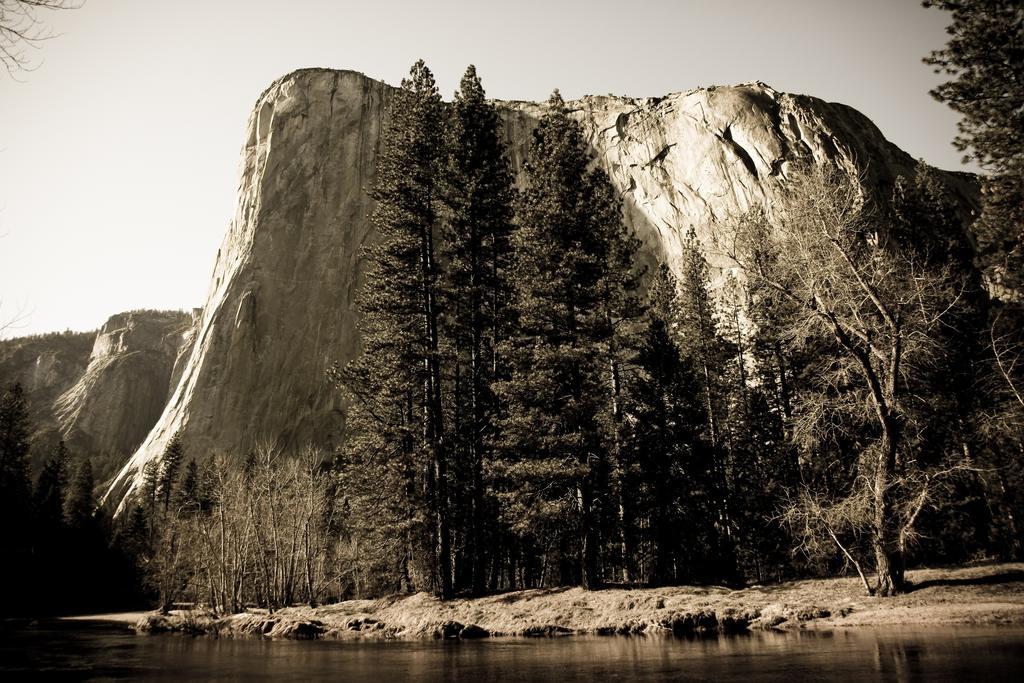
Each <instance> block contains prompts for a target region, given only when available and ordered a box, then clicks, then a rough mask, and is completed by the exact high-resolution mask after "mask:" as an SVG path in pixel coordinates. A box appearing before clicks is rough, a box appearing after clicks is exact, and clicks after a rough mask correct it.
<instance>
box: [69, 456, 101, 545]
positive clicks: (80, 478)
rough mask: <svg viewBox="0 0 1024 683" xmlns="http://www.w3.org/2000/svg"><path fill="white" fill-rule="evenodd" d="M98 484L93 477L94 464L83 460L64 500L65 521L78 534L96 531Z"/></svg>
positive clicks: (76, 470)
mask: <svg viewBox="0 0 1024 683" xmlns="http://www.w3.org/2000/svg"><path fill="white" fill-rule="evenodd" d="M95 488H96V482H95V481H94V480H93V476H92V463H91V462H90V461H89V459H88V458H83V459H82V461H81V462H79V464H78V467H77V468H75V473H74V476H72V478H71V483H70V485H69V486H68V494H67V498H65V500H64V520H65V523H66V524H67V525H68V528H69V529H71V530H72V531H75V532H76V533H82V532H91V531H93V530H94V525H95V515H96V496H95Z"/></svg>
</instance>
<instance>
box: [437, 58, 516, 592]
mask: <svg viewBox="0 0 1024 683" xmlns="http://www.w3.org/2000/svg"><path fill="white" fill-rule="evenodd" d="M448 123H449V125H448V129H447V134H446V138H445V149H446V154H445V157H444V159H443V160H442V161H443V169H442V175H441V179H442V188H441V190H442V191H441V197H442V201H443V203H444V228H445V229H444V232H443V233H442V234H443V237H444V240H443V252H444V256H445V257H446V260H447V266H446V269H445V272H444V276H443V280H442V282H441V289H442V291H443V293H444V295H445V308H446V311H447V320H446V324H445V325H444V329H443V332H444V334H445V336H446V337H447V341H448V345H449V346H450V347H451V356H452V357H451V368H450V370H449V373H448V374H449V375H450V377H449V381H450V383H451V390H450V392H449V394H450V395H451V397H452V398H451V403H452V405H453V410H452V417H451V422H452V434H453V437H454V439H453V443H452V449H453V452H454V455H455V457H454V458H453V461H454V464H455V472H453V475H454V476H453V483H454V484H455V488H456V489H457V490H456V491H453V496H452V497H453V499H461V500H462V504H461V505H460V506H459V507H460V509H461V516H460V519H461V523H460V525H459V526H461V527H463V531H464V535H465V539H464V542H463V545H464V546H465V549H464V553H463V554H464V555H465V557H466V560H467V561H466V562H465V564H466V567H465V569H464V570H463V571H461V572H459V574H461V575H463V576H466V577H468V581H467V582H468V584H469V586H470V587H471V588H472V590H473V592H474V593H480V592H482V591H483V590H484V586H485V580H486V577H487V567H486V561H487V550H486V548H485V547H484V546H485V542H486V537H487V536H488V529H487V528H486V526H487V524H488V517H489V514H488V510H489V509H490V506H486V505H485V496H484V480H483V463H484V459H485V458H486V457H487V456H486V451H487V448H488V444H490V443H492V442H493V441H494V440H495V437H496V432H495V417H496V405H495V400H494V394H493V391H492V385H493V383H494V381H495V379H496V377H497V376H498V374H499V368H498V365H499V362H498V357H497V349H498V342H499V340H500V339H501V338H502V337H503V336H504V334H505V333H506V331H507V329H508V307H509V301H508V299H509V292H508V283H507V278H508V273H507V270H508V259H509V234H510V231H511V221H512V198H513V196H514V191H513V186H512V173H511V170H510V168H509V163H508V159H507V157H506V155H505V146H504V144H503V143H502V141H501V137H500V126H501V120H500V119H499V117H498V113H497V111H496V110H495V108H494V106H493V105H491V104H490V103H488V102H487V101H486V99H485V95H484V89H483V86H482V85H481V82H480V77H479V76H478V75H477V73H476V68H475V67H473V66H470V67H469V68H468V69H467V70H466V73H465V75H464V76H463V77H462V81H461V83H460V86H459V90H458V91H457V92H456V93H455V101H454V103H453V105H452V111H451V115H450V117H449V119H448ZM490 531H491V533H492V534H493V529H491V530H490Z"/></svg>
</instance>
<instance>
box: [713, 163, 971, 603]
mask: <svg viewBox="0 0 1024 683" xmlns="http://www.w3.org/2000/svg"><path fill="white" fill-rule="evenodd" d="M925 227H926V226H922V229H924V228H925ZM728 251H729V256H730V257H731V258H732V259H733V260H734V261H735V262H736V263H737V264H738V265H739V266H740V267H741V268H742V269H743V270H744V271H745V272H746V273H747V276H748V277H750V278H752V279H753V280H755V281H756V282H757V283H758V284H759V285H761V287H762V290H763V292H764V294H765V295H766V296H774V297H778V298H781V299H783V300H785V301H787V302H789V303H790V304H791V308H792V310H793V311H794V313H793V315H792V317H791V319H790V320H789V321H788V322H787V324H786V325H785V326H784V335H785V336H786V337H787V338H788V341H789V342H790V343H802V342H804V341H806V340H809V339H824V340H826V343H828V344H830V345H831V346H832V348H833V349H834V353H831V354H827V355H826V356H825V358H824V359H823V362H822V363H821V365H820V367H819V368H817V373H816V381H815V382H814V386H813V388H812V389H811V390H809V391H806V392H805V393H804V395H803V396H802V397H801V399H800V403H799V408H798V410H797V411H796V417H795V421H794V424H793V434H794V437H795V438H796V439H797V440H798V441H799V443H800V444H801V445H802V446H803V447H804V449H805V451H806V452H808V453H821V452H822V450H821V449H819V448H818V444H820V443H821V442H822V441H823V440H827V439H828V438H830V436H832V435H833V434H834V433H835V432H837V431H842V430H846V431H847V432H850V431H856V432H858V434H857V435H856V438H853V439H848V441H852V442H853V443H859V444H862V446H861V447H860V448H859V452H857V453H856V458H855V460H854V462H853V463H851V464H850V465H849V466H848V467H847V469H848V471H849V472H850V475H851V476H850V477H849V478H848V482H849V484H848V485H847V487H846V489H845V490H844V491H842V493H841V494H839V495H838V496H837V495H836V494H825V493H824V492H821V491H812V490H809V489H807V490H804V491H802V492H801V493H800V494H799V495H798V496H796V497H795V498H794V500H793V505H792V506H791V509H790V510H789V511H788V513H787V514H786V515H785V518H786V520H787V521H788V522H789V525H790V526H791V528H793V529H795V530H797V531H799V532H801V533H800V535H801V536H802V537H803V538H805V539H807V538H811V537H821V536H822V535H824V537H825V538H828V539H831V541H832V542H834V543H835V544H836V545H837V546H838V548H839V549H840V550H841V551H842V553H843V555H844V557H845V558H846V559H847V561H848V562H850V563H851V564H853V565H854V567H855V568H856V569H857V571H858V572H859V573H860V574H861V576H862V578H863V577H864V572H863V570H862V568H861V564H862V563H861V562H860V561H859V560H857V559H855V557H854V553H855V549H854V548H851V547H849V546H848V545H847V544H845V543H843V542H842V541H841V540H840V538H841V536H842V535H843V534H845V535H846V537H847V538H858V537H864V538H865V539H866V541H867V545H868V546H869V547H870V552H871V553H872V554H873V556H874V557H873V559H874V569H875V573H876V575H877V579H876V585H875V587H874V588H873V589H872V592H873V593H875V594H877V595H892V594H894V593H897V592H900V591H901V590H902V589H903V586H904V554H905V550H906V546H907V543H908V542H909V541H910V540H911V539H912V538H913V530H914V525H915V523H916V521H917V519H918V515H919V513H920V512H921V510H922V508H923V507H924V506H925V505H927V503H928V501H929V500H931V498H932V496H933V495H934V487H935V486H936V485H938V484H939V483H940V482H941V481H943V480H944V479H947V478H948V477H949V476H951V475H953V474H955V473H957V472H960V471H962V470H963V469H965V468H968V467H969V463H966V462H963V461H962V459H963V458H964V457H965V456H964V454H963V453H959V452H957V453H952V454H950V455H949V456H947V461H946V462H941V463H932V464H931V465H927V466H926V465H925V464H923V463H922V461H921V458H919V457H918V454H917V453H916V452H915V444H916V443H917V438H916V432H918V431H919V430H920V429H921V428H922V423H921V421H922V420H924V419H926V418H924V417H922V416H923V415H924V414H926V413H927V411H928V406H927V405H926V403H927V399H925V398H923V394H924V392H922V391H921V386H922V382H923V381H926V380H924V378H926V377H928V376H929V374H930V373H934V372H935V371H936V370H937V369H938V368H939V367H941V364H942V362H943V351H944V349H943V344H942V342H941V338H942V336H943V335H942V330H941V328H942V327H943V326H945V325H948V324H949V322H948V320H949V319H950V318H951V317H952V316H951V315H950V314H951V312H952V311H953V310H954V309H955V308H956V307H957V305H958V302H959V301H960V298H961V292H962V285H961V284H960V283H959V282H958V278H957V276H956V275H955V274H954V273H953V272H952V271H951V270H950V269H938V268H935V267H934V266H930V265H928V264H927V259H924V258H921V257H920V255H918V254H915V253H914V252H913V251H911V250H908V249H901V248H900V247H898V246H897V245H896V244H895V243H894V241H892V240H890V239H889V230H888V229H887V226H886V225H885V221H884V219H883V217H882V214H881V212H878V211H876V210H874V209H873V207H872V206H871V204H870V202H869V201H868V199H867V197H866V194H865V192H864V190H863V187H862V184H861V183H860V182H859V180H858V179H857V178H854V177H852V176H851V175H850V174H849V173H847V172H845V171H843V170H839V169H834V168H826V167H822V166H817V167H814V168H810V169H801V170H799V171H797V172H794V173H792V174H791V177H790V182H789V184H788V196H787V201H786V203H785V208H784V211H783V212H781V215H780V216H779V217H778V219H777V220H776V221H774V226H773V225H772V224H770V223H769V222H768V221H767V220H766V218H765V217H764V216H763V214H759V213H751V214H748V215H747V216H745V217H744V218H743V219H742V220H741V221H739V225H738V228H737V230H736V239H735V242H734V243H733V244H732V245H731V248H730V249H729V250H728ZM805 542H806V541H805ZM865 586H868V583H867V580H866V578H865Z"/></svg>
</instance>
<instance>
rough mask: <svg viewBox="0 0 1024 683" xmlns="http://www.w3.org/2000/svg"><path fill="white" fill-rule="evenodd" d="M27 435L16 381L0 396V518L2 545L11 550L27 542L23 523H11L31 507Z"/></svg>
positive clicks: (25, 413) (24, 405) (23, 400)
mask: <svg viewBox="0 0 1024 683" xmlns="http://www.w3.org/2000/svg"><path fill="white" fill-rule="evenodd" d="M30 434H31V424H30V422H29V415H28V404H27V402H26V398H25V392H24V390H23V389H22V388H21V385H20V384H15V385H13V386H11V387H10V388H8V389H7V390H6V391H4V392H3V394H2V395H0V519H3V520H5V523H4V530H5V532H4V536H5V538H4V539H3V543H4V545H3V547H4V548H5V549H6V548H10V549H12V550H11V551H12V552H18V551H19V549H24V547H25V543H26V542H27V539H26V538H25V536H26V534H25V525H24V524H17V523H12V522H13V521H14V520H19V519H24V518H25V516H26V515H27V514H29V513H30V510H31V491H32V484H31V481H30V479H29V470H28V453H29V436H30Z"/></svg>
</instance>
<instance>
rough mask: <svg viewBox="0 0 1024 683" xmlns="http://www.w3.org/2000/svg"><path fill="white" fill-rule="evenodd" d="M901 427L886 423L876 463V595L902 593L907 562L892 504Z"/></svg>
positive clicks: (889, 421) (889, 422) (888, 421)
mask: <svg viewBox="0 0 1024 683" xmlns="http://www.w3.org/2000/svg"><path fill="white" fill-rule="evenodd" d="M897 434H898V427H897V426H896V425H894V424H892V423H891V420H889V419H886V420H884V421H883V433H882V447H881V452H880V453H879V457H878V460H877V462H876V469H875V482H874V491H873V493H874V507H875V519H874V536H875V537H874V543H873V545H874V551H875V574H876V575H877V585H876V587H875V595H878V596H882V597H884V596H890V595H896V594H897V593H901V592H903V588H904V586H903V575H904V560H903V550H902V548H901V547H900V540H899V536H900V534H899V529H898V528H897V520H896V513H895V510H894V505H893V491H892V484H893V474H894V469H895V466H896V451H897V448H898V435H897Z"/></svg>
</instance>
